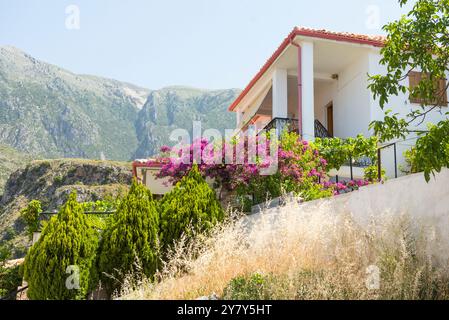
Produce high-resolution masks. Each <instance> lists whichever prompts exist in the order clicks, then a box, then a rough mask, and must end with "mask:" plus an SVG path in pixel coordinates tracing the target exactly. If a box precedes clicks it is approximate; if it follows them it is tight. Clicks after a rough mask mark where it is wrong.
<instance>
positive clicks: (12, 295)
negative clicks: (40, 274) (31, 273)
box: [0, 286, 28, 301]
mask: <svg viewBox="0 0 449 320" xmlns="http://www.w3.org/2000/svg"><path fill="white" fill-rule="evenodd" d="M26 289H28V286H25V287H22V288H20V289H17V290H14V291H11V292H9V293H7V294H6V295H4V296H3V297H0V301H5V300H16V297H17V295H18V294H19V293H21V292H23V291H25V290H26ZM13 298H14V299H13Z"/></svg>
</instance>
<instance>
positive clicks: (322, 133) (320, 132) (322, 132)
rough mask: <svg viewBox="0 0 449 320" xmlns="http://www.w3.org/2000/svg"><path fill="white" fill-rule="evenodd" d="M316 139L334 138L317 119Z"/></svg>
mask: <svg viewBox="0 0 449 320" xmlns="http://www.w3.org/2000/svg"><path fill="white" fill-rule="evenodd" d="M315 137H316V138H321V139H326V138H332V135H331V134H330V133H329V131H327V129H326V127H325V126H324V125H323V124H322V123H321V122H320V121H319V120H318V119H315Z"/></svg>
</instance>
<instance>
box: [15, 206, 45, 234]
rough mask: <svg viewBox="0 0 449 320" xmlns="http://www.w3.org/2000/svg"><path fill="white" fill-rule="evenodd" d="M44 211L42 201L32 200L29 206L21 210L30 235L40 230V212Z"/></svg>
mask: <svg viewBox="0 0 449 320" xmlns="http://www.w3.org/2000/svg"><path fill="white" fill-rule="evenodd" d="M41 212H42V207H41V202H40V201H39V200H32V201H31V202H30V203H29V204H28V206H27V207H26V208H25V209H23V210H22V211H21V212H20V215H21V218H22V219H23V220H24V221H25V224H26V229H27V233H28V235H29V236H30V237H31V236H32V235H33V233H34V232H37V231H38V230H39V214H40V213H41Z"/></svg>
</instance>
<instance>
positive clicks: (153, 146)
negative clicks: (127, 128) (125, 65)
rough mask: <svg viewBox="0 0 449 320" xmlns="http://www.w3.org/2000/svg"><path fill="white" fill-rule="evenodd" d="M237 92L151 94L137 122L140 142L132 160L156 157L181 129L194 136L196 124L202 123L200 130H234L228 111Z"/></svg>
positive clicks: (173, 90)
mask: <svg viewBox="0 0 449 320" xmlns="http://www.w3.org/2000/svg"><path fill="white" fill-rule="evenodd" d="M238 93H239V91H238V90H216V91H207V90H200V89H195V88H188V87H168V88H164V89H161V90H158V91H152V92H151V93H150V95H149V96H148V99H147V101H146V103H145V105H144V106H143V108H142V110H140V112H139V115H138V117H137V121H136V131H137V137H138V140H139V145H138V148H137V151H136V152H135V153H134V155H133V158H145V157H148V156H149V155H152V154H156V153H157V152H158V151H159V148H160V147H161V146H162V145H164V144H170V143H171V144H173V141H171V142H170V139H169V137H170V134H171V133H172V132H173V130H175V129H178V128H181V129H185V130H187V131H188V132H189V134H190V136H191V137H193V135H192V130H193V128H192V127H193V121H200V122H201V128H202V130H203V132H204V130H205V129H211V128H213V129H218V130H219V131H220V132H221V133H222V134H223V133H224V130H225V129H233V128H234V127H235V116H234V114H232V113H231V112H228V111H227V108H228V107H229V105H230V103H231V102H232V101H233V100H234V99H235V98H236V96H237V95H238Z"/></svg>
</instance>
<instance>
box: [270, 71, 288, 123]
mask: <svg viewBox="0 0 449 320" xmlns="http://www.w3.org/2000/svg"><path fill="white" fill-rule="evenodd" d="M287 89H288V87H287V70H286V69H275V70H274V72H273V115H272V117H273V119H275V118H287V116H288V95H287V94H288V93H287Z"/></svg>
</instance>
